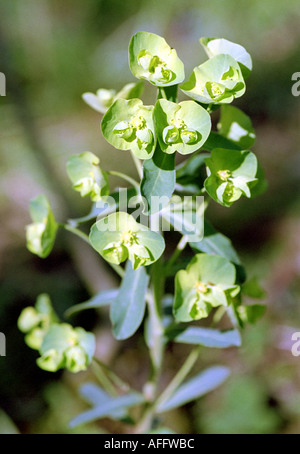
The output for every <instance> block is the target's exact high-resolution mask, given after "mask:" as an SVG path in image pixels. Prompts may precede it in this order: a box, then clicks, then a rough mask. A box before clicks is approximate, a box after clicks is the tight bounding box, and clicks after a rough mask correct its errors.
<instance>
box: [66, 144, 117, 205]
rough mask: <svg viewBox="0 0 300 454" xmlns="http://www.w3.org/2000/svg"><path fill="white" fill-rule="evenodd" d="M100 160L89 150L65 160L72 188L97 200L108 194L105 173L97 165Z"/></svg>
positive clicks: (83, 195)
mask: <svg viewBox="0 0 300 454" xmlns="http://www.w3.org/2000/svg"><path fill="white" fill-rule="evenodd" d="M99 163H100V160H99V158H97V156H95V155H94V154H93V153H91V152H90V151H86V152H84V153H81V154H79V155H75V156H71V157H70V158H69V159H68V162H67V173H68V176H69V178H70V180H71V181H72V183H73V189H75V191H79V192H80V194H81V196H82V197H86V196H90V198H91V200H92V201H93V202H98V201H99V200H101V199H102V198H103V197H105V196H107V195H108V194H109V184H108V177H107V173H106V172H105V171H103V170H102V169H101V168H100V167H99Z"/></svg>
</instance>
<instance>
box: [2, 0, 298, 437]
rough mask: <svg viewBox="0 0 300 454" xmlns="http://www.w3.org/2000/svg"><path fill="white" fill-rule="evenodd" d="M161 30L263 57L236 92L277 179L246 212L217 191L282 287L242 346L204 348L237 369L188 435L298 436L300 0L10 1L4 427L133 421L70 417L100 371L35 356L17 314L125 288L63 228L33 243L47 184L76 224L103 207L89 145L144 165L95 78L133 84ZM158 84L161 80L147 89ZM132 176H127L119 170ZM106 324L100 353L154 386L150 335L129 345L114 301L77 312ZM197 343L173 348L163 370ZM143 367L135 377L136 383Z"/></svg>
mask: <svg viewBox="0 0 300 454" xmlns="http://www.w3.org/2000/svg"><path fill="white" fill-rule="evenodd" d="M140 30H143V31H151V32H154V33H158V34H159V35H162V36H164V37H165V38H166V40H167V41H168V42H169V43H170V44H171V45H172V46H173V47H175V48H176V50H177V52H178V54H179V56H180V58H181V59H182V60H183V61H184V63H185V66H186V74H187V75H188V74H189V73H190V72H191V70H192V69H193V67H194V66H196V65H197V64H200V63H201V62H202V61H204V60H205V59H206V57H205V54H204V52H203V51H202V49H201V46H200V45H199V43H198V39H199V38H200V37H201V36H217V37H224V38H227V39H230V40H232V41H235V42H238V43H240V44H242V45H243V46H245V47H246V49H247V50H248V51H249V52H250V53H251V55H252V57H253V63H254V70H253V73H252V75H251V77H250V78H249V79H248V81H247V92H246V94H245V95H244V96H243V97H242V98H241V99H240V100H238V102H236V103H235V105H237V106H239V107H241V108H242V109H243V110H244V111H245V112H246V113H247V114H248V115H250V116H251V118H252V120H253V124H254V127H255V128H256V133H257V140H256V144H255V146H254V151H255V153H256V154H257V156H258V158H259V160H260V162H261V163H262V165H263V167H264V169H265V172H266V177H267V179H268V183H269V186H268V190H267V192H266V193H265V194H264V195H262V196H260V197H259V198H257V199H255V200H250V201H249V200H245V201H242V200H241V201H239V202H237V203H236V204H235V206H234V207H232V209H230V210H228V209H226V208H222V207H218V206H216V204H215V203H212V204H211V206H210V208H209V217H210V220H211V221H212V222H213V223H214V225H215V227H217V228H219V229H220V230H221V231H222V232H223V233H225V234H226V235H228V236H230V237H231V239H232V240H233V243H234V245H235V246H236V248H237V249H238V251H239V253H240V256H241V258H242V260H243V261H244V262H245V265H246V267H247V270H248V275H249V277H252V276H258V277H259V279H260V282H261V283H262V285H263V287H264V288H265V290H266V291H267V297H266V299H265V302H266V304H267V313H266V316H265V317H264V319H263V320H261V321H260V322H259V323H258V324H257V325H256V326H250V327H248V328H247V329H246V330H245V332H244V334H243V347H242V348H241V349H239V350H238V351H237V349H229V350H226V351H224V350H223V351H221V352H220V351H217V350H214V349H203V353H202V355H201V364H200V365H199V368H202V367H204V366H206V365H209V364H214V363H221V364H226V365H229V366H230V368H231V369H232V376H231V378H230V379H229V380H228V381H227V382H226V384H224V385H223V386H222V387H220V388H219V389H218V390H216V391H215V392H213V393H211V394H209V395H208V396H206V397H205V398H202V399H201V400H199V401H198V402H197V403H195V404H190V405H187V406H185V407H184V408H183V409H181V410H179V411H176V412H172V413H170V414H169V415H168V416H167V421H166V424H167V425H168V426H169V427H170V428H171V429H173V430H174V431H176V432H178V433H299V432H300V380H299V379H300V357H299V358H297V357H294V356H293V355H292V354H291V351H290V348H291V334H292V333H293V332H295V331H300V299H299V298H300V277H299V274H300V236H299V234H300V216H299V211H300V200H299V190H298V189H299V182H300V153H299V148H300V147H299V145H300V140H299V139H300V137H299V129H300V128H299V124H300V97H299V98H297V97H293V96H292V94H291V87H292V84H293V82H292V81H291V76H292V74H293V73H294V72H299V71H300V8H299V0H289V1H288V2H287V1H285V0H251V1H250V0H226V1H220V0H218V1H217V0H210V1H200V0H198V1H197V0H185V1H184V2H182V1H179V0H170V1H165V0H143V1H142V0H109V1H105V0H86V1H84V2H83V1H82V0H72V1H71V0H64V2H61V1H59V0H39V1H36V0H14V1H7V0H0V71H1V72H3V73H5V75H6V78H7V96H6V97H1V98H0V117H1V122H0V153H1V161H0V215H1V223H0V280H1V281H0V331H1V332H3V333H5V335H6V339H7V356H6V357H0V433H18V432H21V433H74V432H77V433H78V432H80V433H101V432H103V431H105V430H110V431H112V432H115V433H118V430H120V428H118V427H117V426H112V425H111V423H109V422H108V421H104V422H100V423H99V424H98V423H94V424H90V425H87V426H85V427H80V428H78V429H73V430H71V429H70V428H69V427H68V421H69V420H70V419H71V418H72V417H74V416H75V415H76V414H77V413H78V412H79V411H80V410H82V409H85V408H86V404H85V403H84V401H83V400H81V398H80V397H79V396H78V393H77V389H78V386H79V384H80V383H82V382H85V381H86V380H87V379H89V380H93V377H92V376H89V374H88V373H85V374H78V375H75V376H74V375H72V374H68V373H58V374H50V373H46V372H43V371H41V370H39V369H38V368H37V366H36V365H35V358H36V355H35V353H34V352H32V351H30V349H29V348H27V347H26V346H25V344H24V342H23V336H22V335H21V334H20V333H19V332H18V330H17V327H16V320H17V317H18V315H19V313H20V311H21V309H22V308H23V307H25V306H27V305H32V304H34V302H35V299H36V296H37V295H38V294H39V293H41V292H47V293H49V295H50V296H51V298H52V300H53V303H54V305H55V308H56V310H57V311H58V312H59V313H60V314H61V315H62V314H63V312H64V310H65V309H66V308H67V307H69V306H71V305H72V304H76V303H79V302H81V301H84V300H86V299H87V298H89V296H90V295H93V294H94V293H95V292H97V291H99V290H101V289H106V288H110V287H112V286H113V285H116V283H117V278H116V277H115V276H114V275H112V274H111V272H110V270H109V269H108V268H107V267H106V265H105V264H104V263H103V262H102V261H101V260H100V259H99V257H98V256H97V254H96V253H94V252H93V251H91V250H90V249H89V248H88V246H86V245H85V244H82V243H81V242H80V240H79V241H77V238H73V237H72V238H70V234H69V235H68V234H66V233H64V232H60V233H59V235H58V238H57V241H56V246H55V249H54V251H53V253H52V254H51V255H50V257H49V258H48V259H46V260H41V259H39V258H37V257H35V256H33V255H32V254H30V253H29V252H28V251H27V250H26V248H25V235H24V227H25V225H26V224H28V223H29V222H30V219H29V214H28V203H29V200H30V199H31V198H32V197H34V196H36V195H37V194H39V193H45V194H47V195H48V197H49V199H50V201H51V204H52V206H53V207H54V211H55V214H56V217H57V218H58V220H60V221H64V220H66V219H67V218H69V217H72V216H73V217H78V216H80V215H84V214H86V213H87V212H88V211H89V204H88V202H86V201H82V199H81V198H80V196H79V195H78V194H76V193H73V191H72V190H71V184H70V182H69V180H68V179H67V176H66V172H65V164H66V160H67V158H68V157H69V156H70V155H71V154H75V153H79V152H82V151H86V150H90V151H92V152H94V153H96V154H97V155H98V156H99V157H100V158H101V162H102V165H103V167H104V168H105V169H114V170H122V171H127V172H128V173H129V174H132V175H135V170H134V167H133V165H132V162H131V160H130V156H129V155H128V154H126V153H123V154H122V152H120V151H114V150H113V149H112V148H110V147H109V146H108V144H107V143H106V142H105V141H104V139H103V138H102V136H101V133H100V116H99V115H98V114H97V113H96V112H94V111H92V110H91V109H90V108H89V107H88V106H87V105H86V104H85V103H84V102H83V101H82V99H81V94H82V93H83V92H86V91H92V92H95V91H96V90H97V89H98V88H100V87H103V88H117V89H120V88H121V87H122V86H123V85H124V84H125V83H127V82H130V81H133V76H132V75H131V73H130V70H129V67H128V63H127V47H128V43H129V40H130V37H131V35H132V34H133V33H135V32H136V31H140ZM153 95H154V91H153V88H152V87H147V89H146V91H145V93H144V100H145V102H151V100H152V99H153ZM113 184H115V185H117V184H118V181H117V180H115V181H113ZM73 321H74V322H76V323H80V324H82V325H83V326H84V327H85V328H86V329H94V330H95V331H96V333H97V354H98V356H99V357H101V358H102V359H103V360H104V361H106V362H109V363H110V364H111V365H112V366H113V367H115V369H116V370H117V371H118V372H119V373H120V375H121V376H122V377H123V378H125V379H126V380H128V381H130V382H131V383H132V384H134V385H136V386H137V387H140V386H141V385H142V383H143V381H144V380H145V377H146V375H147V368H148V363H147V362H145V361H146V360H145V356H146V350H145V346H144V343H143V339H142V335H141V333H138V334H137V335H135V336H134V337H133V338H132V339H130V340H128V341H126V342H122V343H117V342H116V341H114V340H113V338H112V337H111V334H110V325H109V320H108V316H107V313H106V312H105V311H102V312H99V311H98V312H96V311H89V313H84V314H82V316H80V317H78V318H77V319H75V320H73ZM185 355H186V348H185V347H183V346H181V347H178V346H177V347H176V348H175V347H174V348H173V347H172V348H171V349H170V350H169V352H168V355H167V360H166V363H165V368H164V374H163V379H162V383H167V382H168V380H170V378H171V377H172V375H173V374H174V372H175V371H176V369H177V368H178V364H179V363H181V362H182V361H183V359H184V356H185ZM133 380H134V381H133Z"/></svg>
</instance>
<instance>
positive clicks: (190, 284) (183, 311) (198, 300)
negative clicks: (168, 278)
mask: <svg viewBox="0 0 300 454" xmlns="http://www.w3.org/2000/svg"><path fill="white" fill-rule="evenodd" d="M235 281H236V271H235V267H234V265H233V264H232V263H230V262H229V261H228V260H226V259H225V258H223V257H220V256H218V255H209V254H197V255H196V256H195V257H194V258H193V259H192V261H191V262H190V264H189V265H188V266H187V268H186V270H180V271H178V273H177V274H176V277H175V300H174V307H173V313H174V316H175V318H176V320H178V321H181V322H189V321H192V320H200V319H201V318H206V317H207V316H208V315H209V313H210V311H211V310H212V308H213V307H218V306H225V307H226V306H228V305H229V304H230V302H231V298H232V297H234V296H236V295H237V294H238V293H239V291H240V287H239V286H238V285H236V284H235Z"/></svg>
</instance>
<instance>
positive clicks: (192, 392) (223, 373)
mask: <svg viewBox="0 0 300 454" xmlns="http://www.w3.org/2000/svg"><path fill="white" fill-rule="evenodd" d="M229 375H230V370H229V369H228V368H227V367H224V366H214V367H211V368H210V369H207V370H205V371H204V372H201V373H200V374H198V375H196V376H195V377H193V378H191V379H190V380H188V381H187V382H186V383H184V384H183V385H181V386H180V387H179V388H178V389H177V390H176V391H175V393H174V394H173V395H172V396H171V397H170V399H168V400H167V401H165V402H162V403H161V404H160V405H159V406H158V408H157V411H158V413H163V412H165V411H169V410H173V408H177V407H181V406H182V405H185V404H186V403H188V402H191V401H193V400H195V399H198V398H199V397H201V396H203V395H205V394H207V393H208V392H210V391H212V390H214V389H215V388H217V387H218V386H220V385H221V384H222V383H223V382H224V381H225V380H226V379H227V378H228V377H229Z"/></svg>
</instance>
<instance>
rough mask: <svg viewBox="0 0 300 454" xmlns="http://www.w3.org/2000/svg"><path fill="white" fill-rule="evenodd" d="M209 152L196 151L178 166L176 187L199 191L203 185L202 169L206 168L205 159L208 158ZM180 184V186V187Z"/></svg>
mask: <svg viewBox="0 0 300 454" xmlns="http://www.w3.org/2000/svg"><path fill="white" fill-rule="evenodd" d="M208 157H209V154H208V153H194V154H193V155H192V156H191V157H190V158H189V159H187V160H186V161H184V162H183V163H181V164H180V165H178V166H177V167H176V184H177V186H176V189H177V190H182V191H187V192H191V193H194V194H197V193H199V191H200V190H201V189H202V187H203V182H204V179H203V178H202V169H204V164H205V163H204V159H205V158H208ZM178 186H179V187H178Z"/></svg>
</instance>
